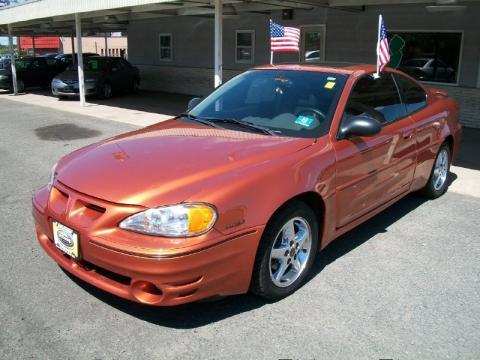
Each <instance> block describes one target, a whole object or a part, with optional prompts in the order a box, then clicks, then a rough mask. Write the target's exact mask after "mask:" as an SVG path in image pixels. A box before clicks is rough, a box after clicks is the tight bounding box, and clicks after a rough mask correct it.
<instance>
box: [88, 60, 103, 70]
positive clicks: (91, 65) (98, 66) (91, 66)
mask: <svg viewBox="0 0 480 360" xmlns="http://www.w3.org/2000/svg"><path fill="white" fill-rule="evenodd" d="M107 64H108V60H107V59H88V61H87V64H86V67H85V68H86V70H88V71H102V70H103V69H105V68H106V67H107Z"/></svg>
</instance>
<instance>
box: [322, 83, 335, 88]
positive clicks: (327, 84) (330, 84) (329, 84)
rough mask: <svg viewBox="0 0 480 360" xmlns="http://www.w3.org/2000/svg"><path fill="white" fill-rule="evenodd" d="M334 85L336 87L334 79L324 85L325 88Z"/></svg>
mask: <svg viewBox="0 0 480 360" xmlns="http://www.w3.org/2000/svg"><path fill="white" fill-rule="evenodd" d="M334 87H335V82H334V81H327V83H326V84H325V86H324V88H325V89H333V88H334Z"/></svg>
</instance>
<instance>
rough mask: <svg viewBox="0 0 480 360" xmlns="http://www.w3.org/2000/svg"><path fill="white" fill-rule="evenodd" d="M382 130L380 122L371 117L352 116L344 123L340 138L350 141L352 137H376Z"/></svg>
mask: <svg viewBox="0 0 480 360" xmlns="http://www.w3.org/2000/svg"><path fill="white" fill-rule="evenodd" d="M381 130H382V124H380V121H378V120H377V119H375V118H373V117H371V116H366V115H358V116H351V117H348V118H346V119H344V120H343V121H342V125H341V127H340V138H341V139H348V138H350V137H352V136H374V135H377V134H378V133H379V132H380V131H381Z"/></svg>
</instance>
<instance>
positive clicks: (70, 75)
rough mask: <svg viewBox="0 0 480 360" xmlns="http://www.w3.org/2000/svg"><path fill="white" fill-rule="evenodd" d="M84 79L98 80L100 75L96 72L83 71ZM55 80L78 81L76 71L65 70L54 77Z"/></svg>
mask: <svg viewBox="0 0 480 360" xmlns="http://www.w3.org/2000/svg"><path fill="white" fill-rule="evenodd" d="M83 76H84V78H85V79H95V80H96V79H98V78H99V77H100V74H99V73H98V72H93V71H85V72H84V75H83ZM55 78H56V79H58V80H62V81H65V80H67V81H72V80H73V81H78V71H76V70H67V71H64V72H62V73H61V74H59V75H57V76H55Z"/></svg>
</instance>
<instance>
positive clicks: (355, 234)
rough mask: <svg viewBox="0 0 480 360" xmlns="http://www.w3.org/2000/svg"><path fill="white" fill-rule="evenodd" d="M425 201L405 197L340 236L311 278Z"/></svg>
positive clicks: (323, 253) (414, 196)
mask: <svg viewBox="0 0 480 360" xmlns="http://www.w3.org/2000/svg"><path fill="white" fill-rule="evenodd" d="M455 179H456V175H454V176H452V177H450V179H449V182H450V183H452V182H453V181H455ZM426 201H428V199H427V198H425V197H422V196H420V195H417V194H410V195H407V196H406V197H405V198H403V199H402V200H400V201H399V202H397V203H395V204H393V205H392V206H390V207H389V208H387V209H385V210H384V211H382V212H381V213H380V214H378V215H376V216H374V217H373V218H371V219H370V220H368V221H367V222H365V223H363V224H361V225H359V226H358V227H356V228H354V229H353V230H350V231H349V232H347V233H346V234H344V235H342V236H340V237H339V238H338V239H336V240H335V241H334V242H333V243H331V244H329V245H328V246H327V247H326V248H325V249H323V251H321V252H320V253H319V254H318V255H317V259H316V261H315V264H314V266H313V268H312V270H311V278H313V277H315V276H316V275H317V274H318V273H320V272H321V271H322V270H323V269H324V268H325V267H326V266H328V265H329V264H331V263H333V262H334V261H335V260H337V259H339V258H341V257H342V256H343V255H345V254H348V253H349V252H350V251H352V250H354V249H355V248H357V247H359V246H360V245H362V244H363V243H365V242H367V241H368V240H370V239H371V238H372V237H374V236H375V235H377V234H382V233H386V232H387V231H388V230H387V228H388V227H389V226H390V225H392V224H393V223H395V222H397V221H398V220H400V219H401V218H402V217H404V216H405V215H407V214H408V213H410V212H411V211H413V210H415V209H416V208H417V207H419V206H420V205H422V204H423V203H425V202H426Z"/></svg>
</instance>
